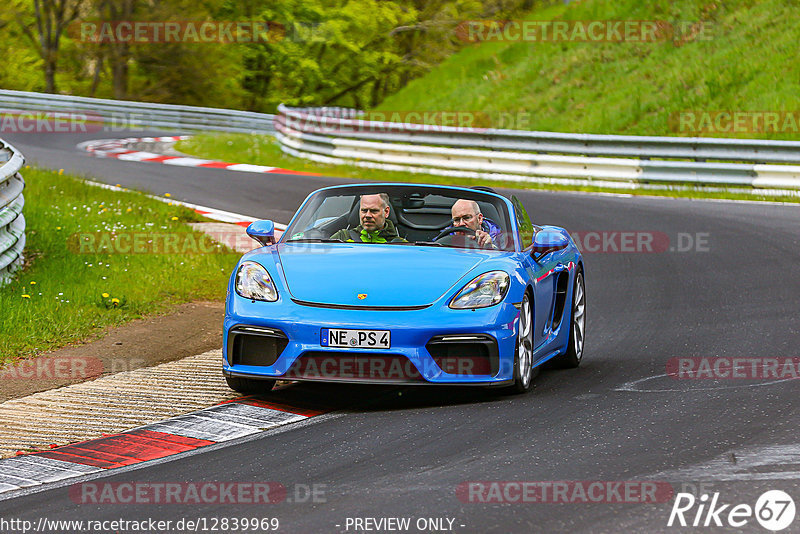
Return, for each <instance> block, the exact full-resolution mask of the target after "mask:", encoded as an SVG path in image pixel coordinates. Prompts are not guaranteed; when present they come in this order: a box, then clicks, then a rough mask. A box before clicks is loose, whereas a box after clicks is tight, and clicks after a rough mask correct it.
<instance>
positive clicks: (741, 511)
mask: <svg viewBox="0 0 800 534" xmlns="http://www.w3.org/2000/svg"><path fill="white" fill-rule="evenodd" d="M795 512H796V510H795V504H794V500H793V499H792V498H791V497H790V496H789V494H788V493H786V492H784V491H781V490H770V491H767V492H764V493H763V494H762V495H761V496H760V497H759V498H758V500H756V504H755V506H750V505H749V504H737V505H732V504H728V503H723V502H722V501H721V500H720V496H719V492H716V493H714V494H713V496H711V498H710V499H709V495H708V494H707V493H704V494H703V495H701V496H700V498H699V499H697V498H695V496H694V495H692V494H691V493H678V494H677V495H676V496H675V502H674V503H673V505H672V512H670V514H669V521H667V526H669V527H671V526H681V527H686V526H690V527H722V526H727V527H734V528H742V527H744V526H745V525H748V524H749V523H750V522H751V521H752V520H753V519H755V520H756V521H757V522H758V523H759V524H760V525H761V526H762V527H764V528H765V529H767V530H771V531H773V532H777V531H780V530H784V529H785V528H787V527H788V526H789V525H791V524H792V523H793V522H794V518H795Z"/></svg>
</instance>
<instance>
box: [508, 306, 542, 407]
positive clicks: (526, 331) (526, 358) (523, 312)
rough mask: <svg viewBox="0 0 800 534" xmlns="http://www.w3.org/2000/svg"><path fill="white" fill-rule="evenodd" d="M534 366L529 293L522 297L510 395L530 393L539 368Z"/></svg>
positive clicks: (509, 388) (509, 389)
mask: <svg viewBox="0 0 800 534" xmlns="http://www.w3.org/2000/svg"><path fill="white" fill-rule="evenodd" d="M532 366H533V313H532V311H531V299H530V297H529V296H528V293H527V292H525V295H524V296H523V297H522V306H520V310H519V332H517V348H516V349H515V351H514V384H513V385H511V386H509V387H508V390H507V392H508V393H512V394H514V393H526V392H527V391H530V389H531V386H532V384H533V379H534V377H535V376H536V375H537V374H539V368H538V367H537V368H536V369H533V368H532Z"/></svg>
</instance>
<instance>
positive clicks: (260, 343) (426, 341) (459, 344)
mask: <svg viewBox="0 0 800 534" xmlns="http://www.w3.org/2000/svg"><path fill="white" fill-rule="evenodd" d="M518 319H519V310H518V309H517V308H516V306H515V305H514V304H513V303H512V302H510V299H508V298H507V299H506V300H505V301H503V302H501V303H500V304H498V305H496V306H492V307H489V308H483V309H477V310H453V309H450V308H449V307H447V306H445V305H442V304H434V305H432V306H430V307H427V308H424V309H415V310H375V309H341V308H322V307H314V306H307V305H303V304H298V303H296V302H294V301H291V300H286V299H282V300H279V301H278V302H259V301H250V300H246V299H243V298H241V297H240V296H238V295H232V296H229V298H228V305H227V308H226V316H225V322H224V336H223V358H224V361H223V373H224V374H225V375H226V376H236V377H246V378H261V379H285V380H319V381H327V382H356V383H365V382H366V383H382V384H397V383H402V384H450V385H502V384H506V383H510V382H511V381H513V362H514V352H515V350H516V336H517V326H518ZM327 328H343V329H357V330H389V331H390V332H391V347H390V348H388V349H376V348H373V349H368V348H336V347H328V346H323V345H322V342H321V335H322V330H323V329H327Z"/></svg>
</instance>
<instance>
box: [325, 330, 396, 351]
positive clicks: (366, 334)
mask: <svg viewBox="0 0 800 534" xmlns="http://www.w3.org/2000/svg"><path fill="white" fill-rule="evenodd" d="M320 338H321V339H320V341H321V343H320V344H321V345H322V346H323V347H350V348H354V349H388V348H390V347H391V341H392V334H391V331H389V330H344V329H341V328H323V329H322V332H321V335H320Z"/></svg>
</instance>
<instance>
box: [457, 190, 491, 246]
mask: <svg viewBox="0 0 800 534" xmlns="http://www.w3.org/2000/svg"><path fill="white" fill-rule="evenodd" d="M450 213H451V214H452V216H453V226H465V227H467V228H471V229H472V230H474V231H475V236H474V237H473V236H469V237H470V238H472V239H475V240H476V241H477V242H478V246H481V247H483V248H497V245H495V243H494V240H495V238H496V237H497V236H498V235H500V233H501V229H500V227H499V226H497V225H496V224H495V223H493V222H492V221H491V220H489V219H486V218H484V217H483V213H481V208H480V206H478V203H477V202H475V201H474V200H467V199H465V198H460V199H458V200H456V203H455V204H453V207H452V208H451V210H450Z"/></svg>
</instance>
